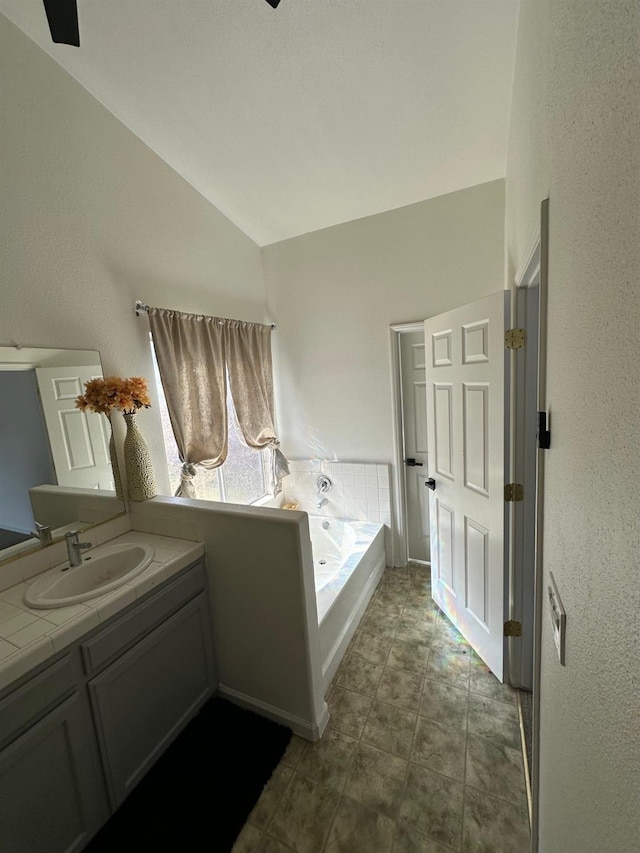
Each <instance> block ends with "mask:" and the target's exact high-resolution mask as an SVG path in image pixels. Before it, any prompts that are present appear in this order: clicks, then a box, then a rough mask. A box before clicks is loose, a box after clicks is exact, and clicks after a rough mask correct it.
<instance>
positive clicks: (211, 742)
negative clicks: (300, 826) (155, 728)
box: [85, 698, 291, 853]
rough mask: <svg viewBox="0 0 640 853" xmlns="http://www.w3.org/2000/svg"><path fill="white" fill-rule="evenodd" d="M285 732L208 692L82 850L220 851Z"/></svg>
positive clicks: (284, 742)
mask: <svg viewBox="0 0 640 853" xmlns="http://www.w3.org/2000/svg"><path fill="white" fill-rule="evenodd" d="M290 739H291V731H290V730H289V729H288V728H286V727H285V726H282V725H279V724H278V723H274V722H272V721H271V720H268V719H267V718H266V717H262V716H261V715H259V714H255V713H253V712H252V711H247V710H245V709H243V708H240V707H238V706H237V705H234V704H233V703H231V702H228V701H227V700H226V699H220V698H214V699H211V700H210V701H209V702H208V703H207V704H206V705H205V706H204V708H203V709H202V711H201V712H200V713H199V714H198V715H197V716H196V717H195V718H194V719H193V720H192V721H191V722H190V723H189V724H188V726H187V727H186V728H185V730H184V731H183V732H182V733H181V734H180V735H179V736H178V737H177V738H176V740H175V741H174V742H173V744H172V745H171V746H170V747H169V749H168V750H167V751H166V752H165V753H164V755H163V756H162V757H161V758H160V759H159V760H158V761H157V762H156V764H155V765H154V766H153V767H152V768H151V770H150V771H149V772H148V773H147V775H146V776H145V777H144V779H143V780H142V781H141V782H140V783H139V784H138V785H137V787H136V788H135V789H134V790H133V791H132V792H131V794H130V795H129V796H128V797H127V799H126V800H125V801H124V803H123V804H122V805H121V806H120V808H119V809H118V811H117V812H116V813H115V814H114V815H113V816H112V817H111V818H110V819H109V821H108V822H107V823H106V824H105V825H104V827H103V828H102V829H101V830H100V832H99V833H98V834H97V835H96V836H95V838H94V839H93V840H92V841H91V842H90V843H89V845H88V846H87V847H86V848H85V851H87V853H107V851H109V853H113V851H117V850H141V851H142V850H152V849H165V850H166V849H169V850H189V851H192V850H193V851H195V850H206V851H215V853H227V851H230V850H231V848H232V847H233V844H234V841H235V839H236V837H237V836H238V833H239V832H240V830H241V829H242V827H243V825H244V823H245V821H246V819H247V817H248V816H249V814H250V812H251V810H252V809H253V807H254V805H255V804H256V802H257V801H258V798H259V797H260V794H261V793H262V789H263V787H264V786H265V785H266V783H267V781H268V780H269V778H270V777H271V774H272V773H273V771H274V769H275V768H276V766H277V764H278V762H279V761H280V758H281V757H282V755H283V754H284V751H285V749H286V748H287V746H288V744H289V741H290Z"/></svg>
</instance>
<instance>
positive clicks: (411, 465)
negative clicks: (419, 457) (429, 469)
mask: <svg viewBox="0 0 640 853" xmlns="http://www.w3.org/2000/svg"><path fill="white" fill-rule="evenodd" d="M404 461H405V462H406V463H407V465H408V466H409V468H422V462H416V460H415V459H405V460H404Z"/></svg>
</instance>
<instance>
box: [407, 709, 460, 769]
mask: <svg viewBox="0 0 640 853" xmlns="http://www.w3.org/2000/svg"><path fill="white" fill-rule="evenodd" d="M465 751H466V733H465V732H464V731H461V730H459V729H455V728H451V727H450V726H444V725H442V724H441V723H437V722H435V720H430V719H428V718H427V717H419V718H418V723H417V726H416V733H415V737H414V739H413V746H412V748H411V761H413V762H415V763H416V764H421V765H422V766H423V767H427V768H429V770H435V771H436V772H437V773H442V774H443V776H449V777H451V778H452V779H456V781H458V782H464V765H465Z"/></svg>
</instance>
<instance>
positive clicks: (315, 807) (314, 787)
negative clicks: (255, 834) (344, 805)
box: [269, 774, 340, 853]
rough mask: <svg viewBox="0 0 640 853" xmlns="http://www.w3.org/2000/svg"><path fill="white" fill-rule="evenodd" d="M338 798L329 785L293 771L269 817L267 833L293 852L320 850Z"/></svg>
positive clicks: (315, 851)
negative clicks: (285, 788) (294, 773)
mask: <svg viewBox="0 0 640 853" xmlns="http://www.w3.org/2000/svg"><path fill="white" fill-rule="evenodd" d="M339 800H340V797H339V795H338V794H337V793H336V792H335V791H334V790H332V789H331V788H328V787H327V786H326V785H321V784H320V783H319V782H314V781H313V780H311V779H307V778H306V777H304V776H298V775H297V774H296V775H294V777H293V779H292V780H291V782H290V784H289V786H288V787H287V790H286V791H285V793H284V796H283V797H282V799H281V800H280V803H279V805H278V808H277V809H276V811H275V814H274V816H273V818H272V819H271V823H270V824H269V835H272V836H273V837H274V838H276V839H277V840H278V841H280V842H282V843H283V844H286V845H287V846H288V847H291V848H292V849H293V850H295V851H296V853H320V851H322V849H323V847H324V843H325V841H326V839H327V836H328V835H329V829H330V828H331V824H332V822H333V818H334V815H335V812H336V808H337V806H338V802H339Z"/></svg>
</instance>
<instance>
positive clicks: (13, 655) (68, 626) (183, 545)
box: [0, 522, 204, 690]
mask: <svg viewBox="0 0 640 853" xmlns="http://www.w3.org/2000/svg"><path fill="white" fill-rule="evenodd" d="M110 524H112V522H110ZM101 527H106V525H103V526H101ZM113 529H114V528H113V527H111V528H108V529H107V530H102V529H101V535H99V536H96V535H93V536H92V535H91V534H94V532H95V531H97V530H98V528H95V529H94V530H91V531H86V534H87V535H86V539H87V541H92V542H94V547H99V545H100V544H104V543H105V542H109V543H110V544H121V543H122V544H124V543H127V542H134V543H135V542H141V543H146V544H148V545H151V546H152V547H153V548H154V552H155V553H154V558H153V561H152V563H151V564H150V565H149V566H148V567H147V568H146V569H145V570H144V571H143V572H141V573H140V574H139V575H136V576H135V577H134V578H133V579H132V580H131V581H130V582H129V583H126V584H123V586H121V587H119V588H118V589H116V590H112V591H111V592H107V593H105V594H103V595H100V596H96V597H95V598H91V599H88V600H87V601H83V602H82V603H81V604H74V605H71V606H69V607H57V608H52V609H50V610H36V609H34V608H30V607H28V606H27V605H26V604H25V603H24V593H25V590H26V589H27V587H28V585H29V584H30V583H32V582H33V580H34V579H35V577H36V576H37V575H38V574H40V573H41V572H43V571H48V570H49V569H50V568H56V567H57V566H58V565H64V564H66V563H67V559H66V546H65V544H64V543H60V544H61V545H62V549H63V551H64V557H63V559H61V560H60V559H57V558H58V557H59V556H60V554H61V552H60V551H59V550H55V549H56V548H57V546H53V547H52V548H51V549H43V550H42V551H41V552H37V554H34V555H33V556H38V555H43V556H41V557H40V561H39V563H38V564H39V565H40V568H39V571H38V572H33V569H34V563H33V562H32V561H31V560H28V558H26V557H25V558H24V560H21V561H18V562H20V563H23V562H24V566H22V569H23V571H24V573H25V575H26V577H25V578H24V579H23V578H20V580H19V581H17V582H16V583H15V584H13V585H12V586H10V587H8V588H6V589H4V590H2V591H1V592H0V690H1V689H4V688H5V687H7V686H8V685H10V684H11V683H12V682H14V681H15V680H16V679H18V678H21V677H22V676H23V675H26V674H27V673H28V672H29V671H30V670H32V669H33V668H34V667H36V666H38V665H39V664H41V663H43V662H44V661H46V660H47V659H48V658H49V657H52V656H53V655H55V654H57V653H58V652H59V651H60V650H61V649H63V648H65V647H66V646H67V645H69V644H70V643H72V642H74V641H75V640H77V639H78V638H80V637H81V636H83V635H84V634H86V633H87V632H88V631H91V630H93V629H94V628H96V627H98V625H100V624H101V623H102V622H104V621H106V620H107V619H110V618H111V617H112V616H113V615H114V614H115V613H117V612H118V611H119V610H121V609H122V608H124V607H126V606H127V605H129V604H132V603H133V602H134V601H135V600H136V599H137V598H140V597H141V596H143V595H145V594H146V593H147V592H149V590H151V589H153V587H155V586H157V585H158V584H160V583H162V582H163V581H165V580H167V579H168V578H170V577H171V576H172V575H174V574H176V573H177V572H179V571H181V570H182V569H184V568H186V567H187V566H188V565H189V564H190V563H192V562H194V561H195V560H197V559H198V558H199V557H201V556H202V555H203V554H204V545H203V544H202V543H200V542H193V541H190V540H186V539H177V538H173V537H169V536H159V535H154V534H149V533H139V532H135V531H128V532H125V533H122V534H120V535H116V536H115V537H109V538H107V539H102V536H106V535H107V532H109V531H112V530H113ZM98 539H101V540H102V541H100V542H98V541H97V540H98ZM49 552H50V554H49ZM86 553H87V552H85V555H86ZM89 553H90V552H89ZM47 554H49V556H48V558H47V560H45V558H44V555H47ZM50 560H56V562H55V563H53V565H49V564H47V565H44V563H45V562H48V561H50ZM9 565H11V564H9ZM4 568H5V567H1V568H0V571H1V570H2V569H4ZM78 568H79V569H81V567H78ZM32 572H33V574H32Z"/></svg>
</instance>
